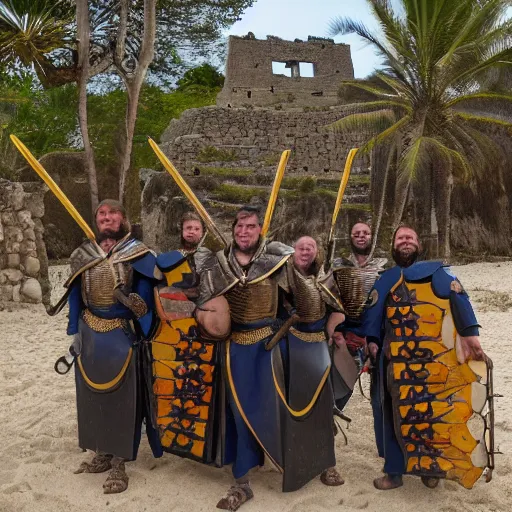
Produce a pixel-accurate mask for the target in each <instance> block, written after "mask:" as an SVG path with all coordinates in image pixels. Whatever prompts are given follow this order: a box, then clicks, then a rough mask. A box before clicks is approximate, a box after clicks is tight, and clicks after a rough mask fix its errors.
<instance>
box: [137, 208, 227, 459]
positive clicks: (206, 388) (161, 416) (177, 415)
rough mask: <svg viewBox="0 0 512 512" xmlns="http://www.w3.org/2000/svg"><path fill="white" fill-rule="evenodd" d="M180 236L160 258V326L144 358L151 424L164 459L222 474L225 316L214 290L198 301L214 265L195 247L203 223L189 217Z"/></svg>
mask: <svg viewBox="0 0 512 512" xmlns="http://www.w3.org/2000/svg"><path fill="white" fill-rule="evenodd" d="M180 232H181V241H182V242H181V249H180V250H176V251H171V252H167V253H163V254H160V255H159V256H158V257H157V265H158V268H159V270H160V271H161V272H162V273H163V276H164V280H163V282H162V283H161V284H159V285H158V286H157V288H155V302H156V311H157V315H158V320H159V321H158V325H157V328H156V330H155V334H154V336H153V339H152V341H151V350H150V351H149V352H148V354H147V356H148V357H147V362H148V364H147V367H146V372H147V375H148V382H151V389H150V390H149V394H150V397H151V400H150V402H151V404H152V407H151V411H152V420H153V425H154V426H155V428H156V429H157V432H158V436H159V438H160V441H161V444H162V447H163V449H164V450H165V451H167V452H170V453H172V454H174V455H178V456H180V457H186V458H189V459H192V460H196V461H198V462H202V463H205V464H211V463H214V464H216V465H219V466H220V465H222V452H221V443H220V439H219V436H220V435H221V429H220V427H219V425H220V424H221V421H220V418H219V414H220V413H218V409H219V407H221V403H222V396H219V393H220V380H221V373H220V369H219V367H218V366H219V365H218V359H219V341H220V340H223V339H224V338H226V336H227V335H228V334H229V326H230V318H229V308H228V305H227V302H226V299H225V298H224V297H222V296H218V295H219V294H218V293H215V292H216V290H215V289H214V290H213V291H214V293H212V296H213V298H211V299H210V300H208V301H202V302H201V301H200V300H199V290H200V287H199V284H200V274H199V269H200V268H201V267H202V266H203V265H208V264H210V263H211V262H210V263H209V260H212V259H213V260H214V261H216V259H215V256H214V254H212V253H211V252H210V251H208V250H207V249H203V248H201V247H199V244H200V241H201V240H202V239H203V233H204V225H203V221H202V220H201V217H199V216H198V215H197V214H196V213H195V212H186V213H185V214H184V215H183V217H182V219H181V222H180ZM217 291H218V292H222V290H217Z"/></svg>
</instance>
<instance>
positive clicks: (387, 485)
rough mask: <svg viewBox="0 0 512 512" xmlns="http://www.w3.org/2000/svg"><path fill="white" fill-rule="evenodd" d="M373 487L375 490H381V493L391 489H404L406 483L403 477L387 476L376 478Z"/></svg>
mask: <svg viewBox="0 0 512 512" xmlns="http://www.w3.org/2000/svg"><path fill="white" fill-rule="evenodd" d="M373 485H374V487H375V489H379V491H389V490H391V489H397V488H398V487H402V485H404V482H403V480H402V477H401V475H385V476H381V477H380V478H376V479H375V480H374V481H373Z"/></svg>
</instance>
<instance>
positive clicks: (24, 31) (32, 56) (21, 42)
mask: <svg viewBox="0 0 512 512" xmlns="http://www.w3.org/2000/svg"><path fill="white" fill-rule="evenodd" d="M73 20H74V8H73V6H72V4H71V2H69V1H64V0H0V64H15V63H16V62H18V61H19V62H20V63H21V64H22V65H23V66H26V67H31V66H32V65H33V66H34V70H35V72H36V74H37V76H38V78H39V80H40V81H41V84H42V85H43V86H44V87H55V86H59V85H62V84H64V83H68V82H70V81H74V80H76V66H74V65H63V66H57V65H55V63H54V61H53V60H52V59H50V58H49V56H48V55H49V54H50V53H51V52H56V51H58V52H60V53H61V55H62V54H63V52H65V53H66V57H67V59H68V60H69V59H71V60H72V58H73V51H72V50H73V45H72V39H71V36H70V25H71V23H72V22H73ZM62 56H63V55H62Z"/></svg>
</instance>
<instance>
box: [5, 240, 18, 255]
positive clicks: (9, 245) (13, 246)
mask: <svg viewBox="0 0 512 512" xmlns="http://www.w3.org/2000/svg"><path fill="white" fill-rule="evenodd" d="M5 252H7V253H8V254H14V253H18V252H20V243H19V242H11V241H9V240H7V241H6V242H5Z"/></svg>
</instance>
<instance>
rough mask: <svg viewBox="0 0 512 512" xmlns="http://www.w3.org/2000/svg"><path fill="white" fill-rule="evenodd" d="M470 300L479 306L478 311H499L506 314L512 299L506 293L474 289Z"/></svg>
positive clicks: (511, 306)
mask: <svg viewBox="0 0 512 512" xmlns="http://www.w3.org/2000/svg"><path fill="white" fill-rule="evenodd" d="M471 298H472V300H474V301H475V302H478V303H479V304H481V306H479V307H478V309H479V311H482V312H484V313H485V312H487V311H501V312H506V311H508V310H509V309H510V308H512V297H511V296H510V294H508V293H506V292H497V291H494V290H486V289H485V288H474V289H473V290H472V293H471Z"/></svg>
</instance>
